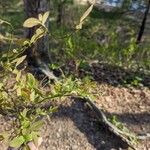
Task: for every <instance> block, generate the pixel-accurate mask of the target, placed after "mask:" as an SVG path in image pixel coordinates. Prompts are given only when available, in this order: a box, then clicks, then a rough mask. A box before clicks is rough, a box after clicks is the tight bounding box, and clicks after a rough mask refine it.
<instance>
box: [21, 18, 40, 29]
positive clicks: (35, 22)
mask: <svg viewBox="0 0 150 150" xmlns="http://www.w3.org/2000/svg"><path fill="white" fill-rule="evenodd" d="M40 23H41V22H40V21H39V20H38V19H36V18H28V19H27V20H25V22H24V23H23V26H24V27H26V28H32V27H34V26H37V25H39V24H40Z"/></svg>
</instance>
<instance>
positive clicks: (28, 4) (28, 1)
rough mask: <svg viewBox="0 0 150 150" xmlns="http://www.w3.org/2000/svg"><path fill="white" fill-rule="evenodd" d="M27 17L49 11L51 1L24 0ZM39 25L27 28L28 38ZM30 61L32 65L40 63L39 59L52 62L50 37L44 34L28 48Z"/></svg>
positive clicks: (47, 25)
mask: <svg viewBox="0 0 150 150" xmlns="http://www.w3.org/2000/svg"><path fill="white" fill-rule="evenodd" d="M24 6H25V13H26V18H30V17H35V18H37V17H38V14H43V13H45V12H46V11H49V6H50V4H49V1H47V0H36V1H35V0H24ZM48 20H49V19H47V22H46V23H45V25H46V27H47V28H48V27H49V21H48ZM36 28H37V27H33V28H27V29H26V31H25V33H26V38H28V39H30V38H31V37H32V36H33V34H34V32H35V30H36ZM26 53H27V58H28V62H29V64H31V65H34V66H35V65H39V64H38V63H39V59H40V60H41V61H42V62H44V63H49V62H50V55H49V38H48V36H44V37H42V38H40V39H39V40H38V42H37V43H35V44H34V45H33V46H32V47H30V48H28V49H27V51H26Z"/></svg>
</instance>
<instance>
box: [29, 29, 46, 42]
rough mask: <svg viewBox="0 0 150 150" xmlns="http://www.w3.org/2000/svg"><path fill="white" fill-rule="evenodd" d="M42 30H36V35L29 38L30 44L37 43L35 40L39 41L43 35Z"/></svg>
mask: <svg viewBox="0 0 150 150" xmlns="http://www.w3.org/2000/svg"><path fill="white" fill-rule="evenodd" d="M44 33H45V32H44V30H43V29H42V28H38V29H37V30H36V33H35V34H34V35H33V36H32V38H31V41H30V42H31V43H34V42H36V41H37V39H39V38H41V37H42V36H43V35H44Z"/></svg>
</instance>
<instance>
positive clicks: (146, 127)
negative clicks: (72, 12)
mask: <svg viewBox="0 0 150 150" xmlns="http://www.w3.org/2000/svg"><path fill="white" fill-rule="evenodd" d="M92 71H94V72H95V73H96V76H94V78H95V80H96V81H94V82H95V83H96V86H95V88H94V89H93V91H94V93H96V95H95V97H96V99H95V103H96V104H97V105H98V106H100V107H101V108H103V110H104V111H105V114H106V115H107V116H108V117H112V116H116V117H117V118H118V120H119V122H121V123H123V124H124V126H126V127H127V128H129V129H130V131H132V132H134V133H136V134H139V133H150V89H149V86H147V85H149V84H148V82H149V80H148V78H147V80H146V81H147V83H146V84H145V86H144V85H143V86H142V87H139V88H137V87H133V86H131V87H125V86H123V85H119V84H120V82H119V80H118V79H120V78H122V74H123V73H121V74H120V71H118V70H117V71H116V70H114V71H113V72H112V70H111V69H110V68H108V69H106V68H104V66H101V67H99V68H96V69H95V70H94V67H93V70H92ZM119 74H120V76H119ZM124 75H125V74H124ZM102 77H103V78H102ZM55 105H56V106H58V111H57V112H56V113H54V114H53V115H52V116H51V117H50V118H45V120H44V121H45V125H44V126H43V128H42V130H41V137H42V139H43V142H42V144H41V146H40V148H39V150H127V147H126V145H125V144H123V143H122V141H121V140H120V139H119V138H117V137H115V136H114V135H112V134H111V133H110V132H108V131H106V129H105V128H104V127H103V126H102V125H101V124H99V123H98V122H97V121H96V119H95V117H94V115H93V113H92V111H89V109H87V106H86V105H85V103H84V102H83V101H81V100H75V99H72V98H70V97H68V98H65V99H58V100H57V101H55ZM6 128H7V129H8V128H9V120H8V122H6V120H4V119H3V117H1V118H0V130H1V131H4V130H6ZM6 149H7V147H6V145H4V144H3V143H1V144H0V150H6ZM137 150H150V139H148V140H144V141H139V143H138V144H137Z"/></svg>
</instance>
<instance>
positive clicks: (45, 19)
mask: <svg viewBox="0 0 150 150" xmlns="http://www.w3.org/2000/svg"><path fill="white" fill-rule="evenodd" d="M48 17H49V11H47V12H45V13H44V15H43V18H42V24H45V22H46V21H47V19H48Z"/></svg>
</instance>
